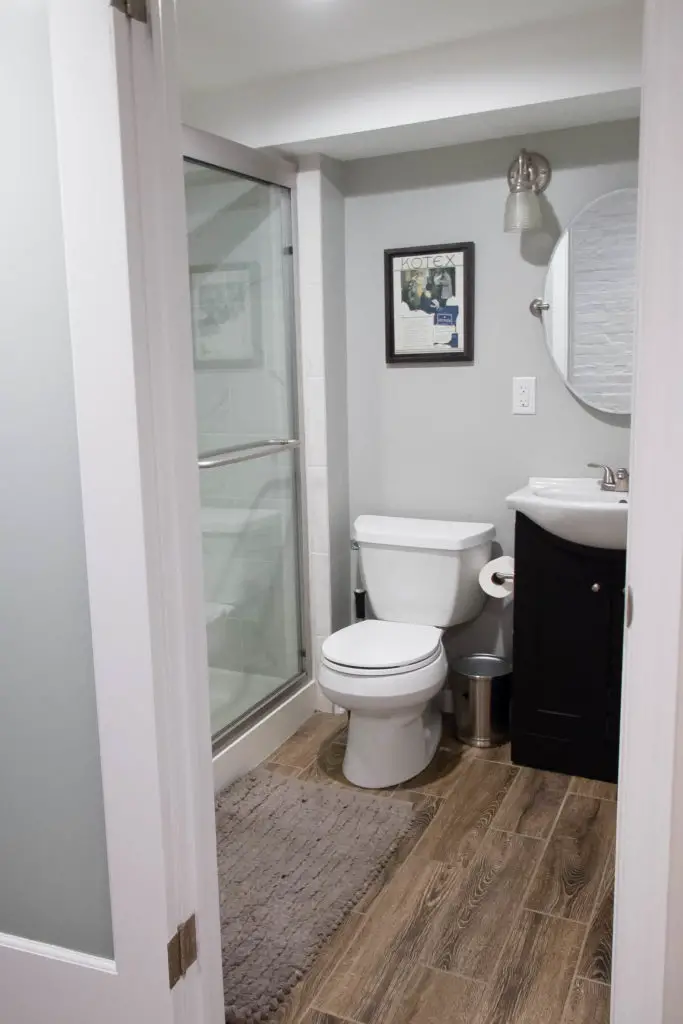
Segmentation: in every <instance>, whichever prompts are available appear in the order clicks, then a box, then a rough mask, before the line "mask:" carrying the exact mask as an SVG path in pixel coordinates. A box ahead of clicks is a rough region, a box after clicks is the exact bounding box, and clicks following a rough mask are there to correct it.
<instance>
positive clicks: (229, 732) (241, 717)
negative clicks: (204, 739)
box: [209, 668, 309, 757]
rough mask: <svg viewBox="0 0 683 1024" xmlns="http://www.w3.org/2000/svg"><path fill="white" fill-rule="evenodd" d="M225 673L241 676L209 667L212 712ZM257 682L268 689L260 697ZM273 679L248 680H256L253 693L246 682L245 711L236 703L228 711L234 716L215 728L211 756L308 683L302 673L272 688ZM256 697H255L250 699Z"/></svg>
mask: <svg viewBox="0 0 683 1024" xmlns="http://www.w3.org/2000/svg"><path fill="white" fill-rule="evenodd" d="M228 676H241V673H236V672H235V673H231V672H227V671H224V670H222V669H215V668H211V669H209V687H210V691H211V708H212V713H213V711H214V709H215V707H216V704H217V701H218V700H219V698H218V696H217V694H218V693H219V692H220V690H221V689H223V688H224V686H225V683H226V681H228V682H230V681H231V680H226V677H228ZM258 682H262V683H263V684H266V683H267V684H268V685H267V686H266V685H262V687H261V688H263V689H264V690H265V689H267V692H264V693H263V696H261V697H260V698H259V697H258V696H257V693H258V689H259V686H258ZM274 682H275V680H273V679H272V678H269V677H262V676H259V677H252V678H251V680H250V683H252V684H253V683H256V684H257V685H256V690H257V693H256V694H255V693H254V687H253V686H252V685H249V694H248V697H249V703H248V706H247V705H246V693H245V695H244V698H243V700H242V701H241V703H244V704H245V706H244V710H240V708H239V704H236V705H235V706H234V707H233V708H231V711H232V713H233V718H232V720H231V721H230V722H228V724H227V725H225V726H224V727H223V728H221V729H218V730H217V731H216V732H215V733H214V734H213V735H212V737H211V749H212V752H213V755H214V757H215V756H216V754H220V753H221V751H223V750H225V748H226V747H228V746H229V745H230V744H231V743H233V742H234V741H235V740H236V739H239V737H240V736H242V735H243V734H244V733H245V732H247V731H248V730H249V729H251V728H252V726H254V725H256V724H257V723H258V722H259V721H260V720H261V719H262V718H264V717H265V716H266V715H267V714H268V713H269V712H271V711H273V710H274V709H275V708H277V706H278V705H279V704H281V703H283V702H284V701H285V700H287V699H288V698H289V697H291V696H292V695H293V694H294V693H296V691H297V690H299V689H301V688H302V687H303V686H305V685H307V684H308V682H309V679H308V676H307V674H306V673H305V672H300V673H299V674H298V675H296V676H293V677H292V678H291V679H288V680H286V682H284V683H280V684H279V685H277V686H275V687H273V683H274ZM254 697H256V699H253V698H254Z"/></svg>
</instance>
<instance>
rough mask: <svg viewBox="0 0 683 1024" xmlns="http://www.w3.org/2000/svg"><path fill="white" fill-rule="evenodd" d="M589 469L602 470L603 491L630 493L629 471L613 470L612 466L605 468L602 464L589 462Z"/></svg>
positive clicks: (601, 482) (601, 486)
mask: <svg viewBox="0 0 683 1024" xmlns="http://www.w3.org/2000/svg"><path fill="white" fill-rule="evenodd" d="M588 468H589V469H601V470H602V480H601V481H600V490H601V491H619V493H627V492H628V485H629V475H628V470H627V469H612V467H611V466H603V465H602V463H601V462H589V463H588Z"/></svg>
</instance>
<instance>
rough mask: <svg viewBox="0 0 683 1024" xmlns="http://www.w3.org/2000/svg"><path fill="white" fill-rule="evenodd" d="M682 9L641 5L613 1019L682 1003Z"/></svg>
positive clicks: (648, 1015)
mask: <svg viewBox="0 0 683 1024" xmlns="http://www.w3.org/2000/svg"><path fill="white" fill-rule="evenodd" d="M681 53H683V5H681V3H680V0H647V2H646V6H645V27H644V57H643V100H642V121H641V154H640V188H639V224H638V247H639V285H638V292H639V295H638V305H639V312H638V340H637V345H636V361H635V368H636V373H635V399H634V424H633V426H634V429H633V432H632V437H631V468H632V470H633V488H632V494H631V496H630V500H629V505H630V507H629V530H628V549H627V551H628V561H627V583H628V586H629V587H630V588H631V594H632V602H633V622H632V625H631V626H630V628H627V630H626V633H627V640H626V655H625V674H624V686H623V698H622V724H621V757H620V769H619V801H618V812H617V815H618V825H617V858H616V864H617V877H616V901H615V922H614V960H613V963H614V967H613V979H612V1024H644V1022H646V1021H647V1022H648V1024H678V1022H679V1021H680V1019H681V1006H682V1005H683V970H681V962H682V961H683V474H682V473H681V453H682V452H683V400H682V399H681V382H682V381H683V337H682V335H681V329H680V294H681V291H682V290H683V206H682V205H681V203H680V202H677V201H675V198H674V197H672V188H673V187H675V186H674V184H673V179H672V177H671V172H672V170H673V169H675V168H678V167H680V166H681V165H682V164H683V122H682V121H681V113H680V105H681V97H682V96H683V62H682V61H681V59H680V55H681Z"/></svg>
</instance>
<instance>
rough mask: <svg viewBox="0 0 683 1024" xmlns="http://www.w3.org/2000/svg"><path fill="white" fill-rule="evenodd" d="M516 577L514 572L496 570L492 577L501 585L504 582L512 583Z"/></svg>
mask: <svg viewBox="0 0 683 1024" xmlns="http://www.w3.org/2000/svg"><path fill="white" fill-rule="evenodd" d="M514 578H515V574H514V572H494V573H493V574H492V575H491V579H492V580H493V582H494V583H496V584H497V585H498V586H500V585H501V584H502V583H511V582H512V581H513V580H514Z"/></svg>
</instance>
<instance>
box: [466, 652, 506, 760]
mask: <svg viewBox="0 0 683 1024" xmlns="http://www.w3.org/2000/svg"><path fill="white" fill-rule="evenodd" d="M453 669H454V674H453V679H452V686H453V707H454V711H455V732H456V736H457V737H458V739H459V740H462V742H463V743H468V744H469V745H470V746H472V747H497V746H498V745H499V744H501V743H505V742H506V741H507V739H508V738H509V734H510V690H511V682H512V666H511V665H510V662H509V661H506V660H505V658H498V657H496V656H495V655H493V654H470V655H469V656H468V657H467V658H459V659H458V660H457V661H456V663H455V665H454V666H453Z"/></svg>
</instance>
